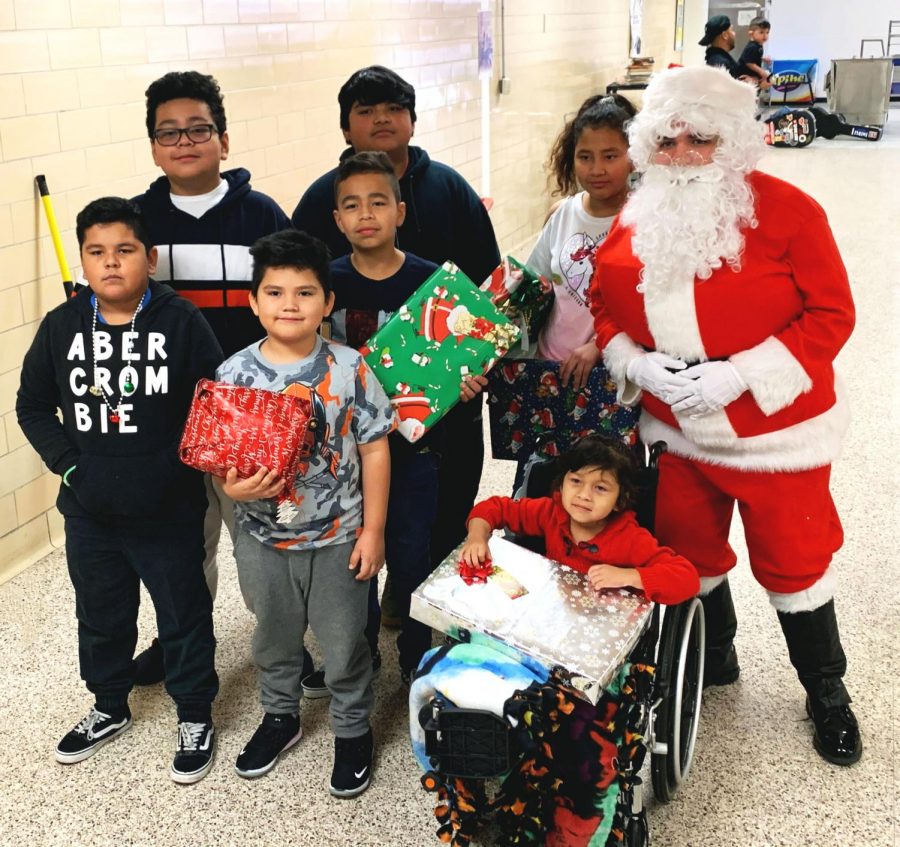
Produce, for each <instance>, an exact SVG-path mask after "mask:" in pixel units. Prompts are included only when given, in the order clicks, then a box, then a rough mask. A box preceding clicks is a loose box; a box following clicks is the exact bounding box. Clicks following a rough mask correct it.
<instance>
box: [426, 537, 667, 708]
mask: <svg viewBox="0 0 900 847" xmlns="http://www.w3.org/2000/svg"><path fill="white" fill-rule="evenodd" d="M460 549H461V547H460V548H457V549H456V550H454V551H453V553H451V554H450V556H448V557H447V558H446V559H445V560H444V562H443V563H442V564H441V565H440V566H439V567H438V568H437V569H436V570H435V571H434V573H433V574H432V575H431V576H430V577H428V579H426V580H425V582H423V583H422V584H421V585H420V586H419V587H418V588H417V589H416V591H415V593H414V594H413V596H412V603H411V605H410V615H411V616H412V617H413V618H415V619H416V620H417V621H421V622H422V623H424V624H427V625H428V626H430V627H432V628H434V629H437V630H440V631H441V632H444V633H446V634H447V635H450V636H451V637H453V638H457V639H459V640H462V641H466V640H470V639H469V634H470V633H481V634H482V636H483V637H484V638H487V639H490V640H492V641H494V642H497V643H498V644H499V645H501V649H502V650H503V652H506V653H507V654H509V653H510V651H513V652H515V653H518V654H519V655H524V656H529V657H531V658H532V659H535V660H537V661H538V662H540V663H541V664H542V665H544V667H546V668H547V669H550V668H553V667H557V666H560V667H562V668H564V669H565V670H566V671H567V672H568V674H569V684H570V685H571V687H572V689H573V690H574V691H576V692H577V693H578V694H579V696H581V697H582V698H583V699H585V700H587V701H588V702H589V703H591V704H596V703H597V701H598V700H599V698H600V696H601V695H602V693H603V691H604V689H605V688H606V686H607V685H609V683H610V682H611V681H612V679H613V678H614V677H615V675H616V673H617V672H618V669H619V667H620V666H621V665H622V663H623V662H624V661H625V660H626V659H627V658H628V656H629V654H630V653H631V651H632V650H633V649H634V646H635V645H636V644H637V642H638V639H639V638H640V636H641V633H642V632H643V631H644V629H645V627H646V626H647V623H648V621H649V619H650V615H651V612H652V610H653V603H651V602H650V601H649V600H647V599H646V598H645V597H644V596H643V595H642V594H639V593H635V592H631V591H628V590H625V589H616V590H612V591H605V592H603V593H601V594H598V593H597V592H596V591H594V590H593V589H592V588H591V587H590V585H589V584H588V582H587V577H586V576H585V575H584V574H581V573H579V572H578V571H575V570H573V569H572V568H569V567H566V566H565V565H560V564H559V563H557V562H554V561H552V560H550V559H547V558H545V557H544V556H539V555H538V554H537V553H532V552H531V551H529V550H525V549H524V548H522V547H519V546H517V545H515V544H512V543H511V542H509V541H506V540H505V539H503V538H500V537H499V536H493V537H492V538H491V540H490V549H491V556H492V558H493V562H494V566H495V570H494V573H493V574H492V575H491V576H490V577H489V578H488V580H487V582H486V583H483V584H479V583H475V584H472V585H467V584H466V583H465V582H464V581H463V580H462V578H461V577H460V576H459V574H458V572H457V563H458V561H459V552H460ZM461 636H462V637H461ZM474 640H479V639H474Z"/></svg>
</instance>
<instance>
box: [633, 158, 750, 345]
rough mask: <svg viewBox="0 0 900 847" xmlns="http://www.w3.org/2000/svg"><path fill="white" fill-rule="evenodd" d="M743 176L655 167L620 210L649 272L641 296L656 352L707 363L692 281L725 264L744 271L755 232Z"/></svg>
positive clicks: (712, 167)
mask: <svg viewBox="0 0 900 847" xmlns="http://www.w3.org/2000/svg"><path fill="white" fill-rule="evenodd" d="M753 207H754V202H753V192H752V190H751V188H750V185H749V183H748V182H747V179H746V175H745V174H744V173H741V172H740V171H735V170H732V169H727V170H726V169H724V168H723V167H721V166H720V165H718V164H715V163H711V164H708V165H702V166H694V167H680V166H677V165H651V166H650V167H649V168H648V169H647V170H646V172H645V173H644V175H643V178H642V181H641V184H640V185H639V186H638V188H636V189H635V190H634V191H633V192H632V194H631V196H630V197H629V199H628V202H627V204H626V205H625V208H624V209H623V211H622V222H623V223H624V224H626V225H629V226H631V227H632V228H633V230H634V234H633V236H632V248H633V250H634V254H635V256H636V257H637V258H638V259H640V260H641V262H642V263H643V265H644V267H643V270H642V271H641V282H640V284H639V286H638V290H639V291H641V292H643V294H644V307H645V310H646V313H647V322H648V325H649V327H650V331H651V333H652V334H653V337H654V340H655V342H656V349H657V350H660V351H662V352H664V353H668V354H669V355H672V356H678V357H680V358H683V359H685V360H688V361H698V360H699V361H703V360H705V359H706V358H707V357H706V352H705V350H704V349H703V343H702V341H701V339H700V330H699V327H698V325H697V315H696V309H695V307H694V284H695V279H699V280H704V279H708V278H709V277H710V275H711V274H712V272H713V271H714V270H716V269H717V268H720V267H722V265H723V264H727V265H730V266H731V267H732V268H733V269H734V270H739V269H740V258H741V252H742V250H743V248H744V236H743V234H742V232H741V230H742V229H743V228H745V227H748V226H749V227H755V226H756V224H757V222H756V216H755V214H754V208H753Z"/></svg>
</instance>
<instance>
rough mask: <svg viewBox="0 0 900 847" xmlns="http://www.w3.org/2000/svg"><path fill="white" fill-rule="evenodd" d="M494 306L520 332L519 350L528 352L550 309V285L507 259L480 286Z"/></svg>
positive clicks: (551, 287) (515, 261) (551, 292)
mask: <svg viewBox="0 0 900 847" xmlns="http://www.w3.org/2000/svg"><path fill="white" fill-rule="evenodd" d="M481 290H482V291H485V292H487V293H488V294H490V296H491V300H492V301H493V303H494V305H495V306H496V307H497V308H498V309H499V310H500V311H501V312H502V313H503V314H504V315H506V317H507V319H508V320H509V321H511V322H512V323H514V324H515V325H516V326H518V327H519V329H520V330H521V338H520V347H521V349H522V350H527V349H528V348H529V346H530V345H531V343H532V342H533V341H536V340H537V337H538V333H539V332H540V331H541V329H542V327H543V326H544V322H545V321H546V320H547V315H548V314H550V309H551V308H552V307H553V296H554V295H553V284H552V283H551V282H550V281H549V280H548V279H547V278H546V277H544V276H541V275H540V274H539V273H538V272H537V271H535V270H534V269H533V268H530V267H528V265H523V264H522V263H521V262H519V261H517V260H516V259H515V258H513V257H512V256H507V257H506V258H505V259H504V260H503V261H502V262H501V263H500V264H499V265H497V267H496V268H494V270H493V271H492V272H491V275H490V276H489V277H488V278H487V279H486V280H485V281H484V282H483V283H482V284H481Z"/></svg>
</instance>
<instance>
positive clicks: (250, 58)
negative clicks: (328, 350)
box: [0, 0, 674, 581]
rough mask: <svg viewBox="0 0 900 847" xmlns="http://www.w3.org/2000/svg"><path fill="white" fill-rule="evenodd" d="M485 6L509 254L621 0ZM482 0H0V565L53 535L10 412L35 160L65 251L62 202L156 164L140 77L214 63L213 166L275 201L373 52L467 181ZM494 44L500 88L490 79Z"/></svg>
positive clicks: (35, 213) (497, 173)
mask: <svg viewBox="0 0 900 847" xmlns="http://www.w3.org/2000/svg"><path fill="white" fill-rule="evenodd" d="M505 6H506V21H505V35H506V38H505V43H504V40H503V39H502V38H501V25H500V11H499V7H500V3H499V2H494V3H493V12H494V79H493V80H492V82H491V92H492V93H491V95H490V107H491V111H490V131H491V147H490V151H491V161H490V173H491V183H492V184H491V194H492V196H493V197H494V199H495V201H496V204H495V206H494V210H493V212H492V217H493V220H494V226H495V228H496V231H497V236H498V239H499V241H500V244H501V248H502V249H503V250H504V251H508V252H515V253H516V255H520V256H523V255H524V254H525V253H526V252H527V251H528V249H529V248H530V242H531V241H532V240H533V238H534V236H535V234H536V233H537V231H538V230H539V229H540V226H541V224H542V222H543V219H544V215H545V213H546V209H547V206H548V204H549V198H548V196H547V193H546V174H545V171H544V163H545V160H546V156H547V153H548V150H549V147H550V143H551V142H552V140H553V137H554V136H555V135H556V133H557V132H558V131H559V129H560V128H561V126H562V122H563V119H564V117H565V116H566V115H567V114H569V113H571V112H572V111H573V110H575V109H576V108H577V107H578V104H579V103H581V101H582V100H583V99H584V98H585V97H587V96H588V95H589V94H591V93H593V92H596V91H600V90H603V88H604V87H605V85H606V84H607V83H608V82H610V81H611V80H613V79H615V78H616V76H617V75H619V74H620V73H621V70H622V68H623V67H624V65H625V63H626V61H627V53H628V48H629V36H628V31H629V30H628V27H629V24H628V2H627V0H604V2H602V3H597V2H592V0H564V2H563V0H560V2H554V3H546V2H543V0H540V2H539V0H515V2H507V3H506V4H505ZM673 7H674V4H673V3H671V2H669V0H645V2H644V25H643V26H644V53H645V54H649V55H654V56H655V57H656V59H657V62H658V64H659V65H661V66H663V67H664V66H665V64H666V63H667V62H669V61H671V60H673V58H674V56H673V53H672V34H673V30H674V8H673ZM480 8H481V3H480V2H473V1H472V0H450V2H425V0H418V2H417V0H327V2H326V0H0V419H2V420H0V581H3V580H4V579H8V578H10V577H11V576H13V575H15V574H16V573H17V572H19V571H20V570H21V569H22V568H23V567H26V566H27V565H28V564H29V563H31V562H33V561H34V560H35V559H36V558H38V557H39V556H41V555H43V554H44V553H46V552H47V551H49V550H50V549H51V548H52V547H53V546H56V545H59V544H61V543H62V520H61V518H60V516H59V514H58V513H57V512H56V510H55V508H54V505H53V504H54V501H55V497H56V491H57V488H58V484H59V483H58V478H57V477H55V476H53V475H51V474H49V473H47V472H46V470H45V468H44V467H43V464H42V463H41V461H40V460H39V459H38V457H37V455H36V454H35V453H34V451H33V450H32V449H31V447H30V446H29V445H28V444H27V443H26V441H25V439H24V437H23V435H22V433H21V431H20V430H19V427H18V425H17V424H16V421H15V411H14V405H15V393H16V389H17V387H18V382H19V371H20V368H21V362H22V357H23V355H24V353H25V351H26V350H27V348H28V345H29V344H30V342H31V339H32V338H33V336H34V332H35V330H36V328H37V325H38V322H39V321H40V320H41V318H42V316H43V315H44V314H45V313H46V312H47V310H48V309H50V308H52V307H53V306H55V305H56V304H57V303H59V302H60V300H61V298H62V286H61V285H60V276H59V271H58V269H57V264H56V259H55V256H54V252H53V247H52V244H51V241H50V236H49V231H48V229H47V226H46V223H45V221H44V218H43V214H42V210H41V208H40V204H39V202H38V200H37V198H36V193H35V189H34V176H35V175H36V174H39V173H44V174H46V176H47V179H48V182H49V186H50V190H51V193H52V196H53V204H54V207H55V210H56V216H57V218H58V220H59V223H60V227H61V229H62V230H63V240H64V244H65V250H66V253H67V256H68V260H69V262H70V263H71V264H72V265H73V269H74V270H75V271H76V273H77V271H78V268H77V265H78V253H77V246H76V242H75V235H74V218H75V214H76V213H77V212H78V210H79V209H81V208H82V207H83V206H84V205H85V204H86V203H87V202H88V201H89V200H92V199H93V198H95V197H98V196H101V195H104V194H119V195H124V196H132V195H134V194H137V193H139V192H140V191H142V190H144V189H145V188H146V186H147V184H148V183H149V182H150V181H151V180H152V179H154V178H155V177H156V176H157V172H156V170H155V168H154V166H153V164H152V161H151V158H150V150H149V142H148V140H147V138H146V134H145V130H144V105H143V97H144V90H145V89H146V87H147V85H148V84H149V83H150V82H151V81H152V80H154V79H155V78H157V77H159V76H160V75H162V74H163V73H165V72H167V71H169V70H185V69H190V68H193V69H197V70H200V71H204V72H206V73H211V74H213V75H214V76H215V77H216V78H217V79H218V80H219V82H220V83H221V85H222V87H223V89H224V91H225V93H226V99H225V103H226V110H227V113H228V120H229V127H228V130H229V135H230V138H231V157H230V159H229V162H228V163H227V166H243V167H246V168H248V169H249V170H250V171H251V173H252V174H253V184H254V187H256V188H258V189H260V190H262V191H265V192H267V193H269V194H271V195H272V196H274V197H275V199H276V200H277V201H278V202H279V203H280V204H281V205H282V206H283V208H284V209H285V211H287V212H288V214H290V212H291V211H292V210H293V208H294V205H295V204H296V202H297V200H298V198H299V197H300V194H301V193H302V191H303V190H304V188H305V187H306V186H307V185H308V184H309V183H310V182H311V181H312V180H313V179H314V178H315V177H317V176H319V175H320V174H321V173H322V172H324V171H325V170H327V169H328V168H330V167H332V166H333V164H334V162H335V161H336V158H337V155H338V154H339V152H340V151H341V149H342V148H343V143H342V137H341V134H340V132H339V131H338V113H337V103H336V96H337V91H338V88H339V87H340V85H341V84H342V83H343V81H344V80H345V79H346V78H347V76H349V74H350V73H352V72H353V71H354V70H355V69H357V68H359V67H362V66H364V65H366V64H371V63H375V62H377V63H381V64H385V65H388V66H391V67H393V68H395V69H396V70H397V71H399V72H400V73H401V74H403V75H404V76H405V77H407V78H408V79H409V80H410V81H411V82H412V83H413V84H414V85H415V86H416V89H417V93H418V109H417V111H418V116H419V121H418V125H417V127H416V138H415V140H414V143H418V144H421V145H422V146H423V147H425V148H426V149H427V150H428V151H429V153H430V154H431V155H432V156H433V157H434V158H436V159H438V160H441V161H444V162H447V163H448V164H450V165H452V166H453V167H455V168H457V169H458V170H460V171H461V172H462V173H463V174H464V175H465V176H466V177H467V178H468V179H469V180H470V181H471V183H472V184H473V186H474V187H475V190H476V191H479V192H481V189H482V186H481V173H482V152H481V151H482V145H481V140H482V118H481V96H482V95H481V92H482V86H481V81H480V80H479V78H478V59H477V57H478V48H477V13H478V11H479V10H480ZM504 53H505V61H506V75H507V76H508V77H509V79H510V80H511V86H512V88H511V92H510V94H508V95H500V94H498V93H497V85H496V83H497V81H498V79H499V76H500V70H501V67H500V65H501V59H502V57H503V55H504Z"/></svg>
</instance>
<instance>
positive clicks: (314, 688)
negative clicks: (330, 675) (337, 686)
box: [300, 668, 331, 700]
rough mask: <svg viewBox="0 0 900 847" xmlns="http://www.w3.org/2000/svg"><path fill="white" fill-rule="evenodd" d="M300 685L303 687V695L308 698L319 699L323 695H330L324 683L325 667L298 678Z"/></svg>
mask: <svg viewBox="0 0 900 847" xmlns="http://www.w3.org/2000/svg"><path fill="white" fill-rule="evenodd" d="M300 685H301V686H302V687H303V696H304V697H306V698H307V699H308V700H321V699H322V698H323V697H330V696H331V692H330V691H329V690H328V686H327V685H326V684H325V668H322V670H319V671H313V672H312V673H308V674H307V675H306V676H305V677H303V679H301V680H300Z"/></svg>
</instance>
